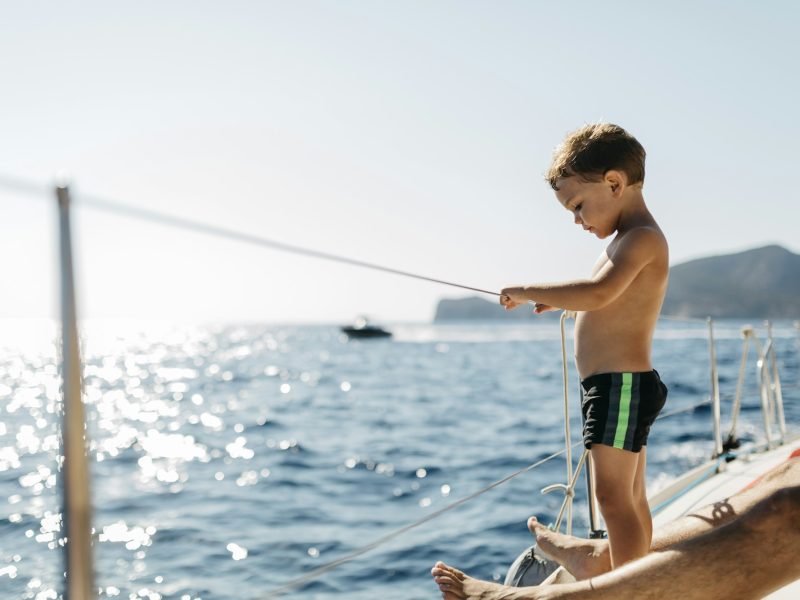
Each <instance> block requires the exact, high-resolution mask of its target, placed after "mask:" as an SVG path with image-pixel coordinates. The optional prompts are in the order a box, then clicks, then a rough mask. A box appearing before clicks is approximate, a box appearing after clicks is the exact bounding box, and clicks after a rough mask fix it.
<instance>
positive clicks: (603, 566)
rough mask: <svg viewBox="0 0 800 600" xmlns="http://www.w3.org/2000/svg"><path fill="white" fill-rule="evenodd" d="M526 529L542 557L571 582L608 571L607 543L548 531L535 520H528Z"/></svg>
mask: <svg viewBox="0 0 800 600" xmlns="http://www.w3.org/2000/svg"><path fill="white" fill-rule="evenodd" d="M528 529H530V532H531V533H532V534H533V536H534V537H535V538H536V545H537V547H538V548H539V550H541V552H542V554H544V555H545V556H546V557H547V558H549V559H551V560H554V561H556V562H557V563H558V564H560V565H561V566H563V567H564V568H565V569H566V570H567V571H569V572H570V573H572V575H573V576H574V577H575V579H578V580H581V579H589V578H590V577H595V576H597V575H601V574H602V573H607V572H608V571H610V570H611V556H610V555H609V552H608V543H607V542H606V541H604V540H587V539H583V538H578V537H575V536H571V535H565V534H563V533H558V532H556V531H552V530H550V529H548V528H547V527H545V526H544V525H542V524H541V523H539V521H538V520H537V519H536V517H531V518H530V519H528Z"/></svg>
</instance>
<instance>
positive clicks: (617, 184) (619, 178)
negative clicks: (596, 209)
mask: <svg viewBox="0 0 800 600" xmlns="http://www.w3.org/2000/svg"><path fill="white" fill-rule="evenodd" d="M603 180H604V181H605V182H606V183H607V184H608V185H609V186H610V187H611V193H612V194H614V195H615V196H618V195H620V194H621V193H622V190H624V189H625V185H626V184H627V182H628V180H627V179H626V177H625V173H623V172H622V171H617V170H616V169H611V170H610V171H606V174H605V175H604V176H603Z"/></svg>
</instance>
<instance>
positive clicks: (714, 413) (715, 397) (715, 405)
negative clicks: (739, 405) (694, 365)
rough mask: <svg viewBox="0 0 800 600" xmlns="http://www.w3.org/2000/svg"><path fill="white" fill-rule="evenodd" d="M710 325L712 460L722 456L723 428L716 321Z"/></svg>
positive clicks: (708, 320)
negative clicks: (715, 341) (721, 421)
mask: <svg viewBox="0 0 800 600" xmlns="http://www.w3.org/2000/svg"><path fill="white" fill-rule="evenodd" d="M706 321H707V323H708V348H709V353H710V361H711V418H712V419H713V421H714V452H713V454H712V456H711V457H712V458H716V457H718V456H720V455H721V454H722V428H721V425H720V418H721V417H720V407H719V375H718V374H717V349H716V344H715V343H714V321H713V320H712V319H711V317H708V318H707V319H706Z"/></svg>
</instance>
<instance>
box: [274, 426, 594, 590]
mask: <svg viewBox="0 0 800 600" xmlns="http://www.w3.org/2000/svg"><path fill="white" fill-rule="evenodd" d="M579 444H583V441H582V440H581V441H580V442H575V444H573V447H575V446H578V445H579ZM565 452H566V448H565V449H563V450H559V451H558V452H554V453H553V454H551V455H550V456H547V457H545V458H543V459H541V460H539V461H536V462H535V463H533V464H530V465H528V466H527V467H523V468H522V469H519V470H518V471H515V472H513V473H511V474H509V475H506V476H505V477H503V478H502V479H498V480H497V481H495V482H494V483H491V484H489V485H487V486H486V487H484V488H481V489H479V490H478V491H477V492H473V493H471V494H470V495H468V496H464V497H463V498H461V499H459V500H456V501H455V502H453V503H451V504H448V505H447V506H444V507H442V508H440V509H439V510H437V511H435V512H432V513H431V514H429V515H427V516H425V517H423V518H422V519H419V520H418V521H414V522H413V523H410V524H409V525H406V526H405V527H401V528H400V529H397V530H395V531H392V532H391V533H388V534H386V535H384V536H383V537H381V538H379V539H377V540H375V541H374V542H371V543H369V544H367V545H365V546H362V547H361V548H357V549H356V550H353V551H352V552H350V553H349V554H345V555H344V556H342V557H340V558H337V559H336V560H332V561H331V562H329V563H327V564H324V565H322V566H321V567H317V568H316V569H314V570H313V571H309V572H308V573H306V574H305V575H303V576H302V577H298V578H297V579H292V580H290V581H287V582H286V583H285V584H283V585H282V586H280V587H277V588H275V589H274V590H271V591H270V592H268V593H267V594H266V595H265V596H260V597H261V598H276V597H278V596H280V595H283V594H285V593H286V592H288V591H289V590H292V589H294V588H296V587H299V586H301V585H303V584H304V583H307V582H309V581H311V580H313V579H316V578H318V577H319V576H320V575H322V574H324V573H327V572H328V571H331V570H333V569H335V568H336V567H338V566H339V565H342V564H344V563H346V562H350V561H351V560H353V559H354V558H358V557H359V556H361V555H362V554H365V553H367V552H369V551H370V550H374V549H375V548H377V547H378V546H382V545H383V544H385V543H386V542H388V541H390V540H392V539H394V538H396V537H397V536H399V535H401V534H403V533H405V532H407V531H410V530H411V529H414V528H415V527H419V526H420V525H422V524H424V523H427V522H428V521H431V520H433V519H435V518H437V517H439V516H441V515H443V514H444V513H446V512H449V511H451V510H453V509H454V508H456V507H458V506H461V505H462V504H464V503H465V502H469V501H470V500H472V499H473V498H477V497H478V496H480V495H481V494H485V493H486V492H488V491H489V490H492V489H494V488H496V487H497V486H499V485H502V484H504V483H506V482H507V481H509V480H511V479H514V478H515V477H517V476H519V475H522V474H523V473H527V472H528V471H533V470H534V469H536V468H537V467H540V466H542V465H543V464H544V463H546V462H548V461H551V460H553V459H554V458H557V457H559V456H561V455H562V454H564V453H565Z"/></svg>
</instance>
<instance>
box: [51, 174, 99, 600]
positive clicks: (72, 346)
mask: <svg viewBox="0 0 800 600" xmlns="http://www.w3.org/2000/svg"><path fill="white" fill-rule="evenodd" d="M56 198H57V200H58V214H59V230H60V262H61V269H60V270H61V325H62V349H61V352H62V355H61V376H62V386H63V388H62V393H63V402H62V409H61V410H62V425H61V440H62V442H61V443H62V453H63V465H62V467H61V480H62V494H63V496H62V511H61V519H62V524H63V528H64V540H65V543H64V553H65V562H66V591H65V593H64V598H65V600H90V599H93V598H94V597H95V587H94V572H93V567H92V523H91V501H90V495H89V465H88V460H87V456H86V419H85V415H84V406H83V398H82V394H81V358H80V349H79V344H78V325H77V310H76V307H75V279H74V272H73V262H72V238H71V233H70V219H69V208H70V197H69V189H68V188H67V187H66V186H59V187H57V188H56Z"/></svg>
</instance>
